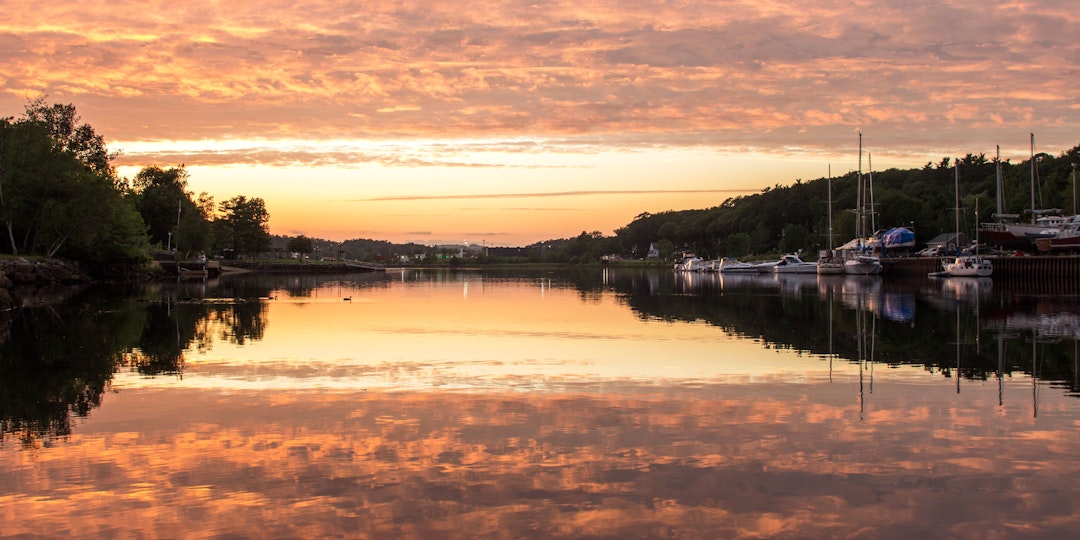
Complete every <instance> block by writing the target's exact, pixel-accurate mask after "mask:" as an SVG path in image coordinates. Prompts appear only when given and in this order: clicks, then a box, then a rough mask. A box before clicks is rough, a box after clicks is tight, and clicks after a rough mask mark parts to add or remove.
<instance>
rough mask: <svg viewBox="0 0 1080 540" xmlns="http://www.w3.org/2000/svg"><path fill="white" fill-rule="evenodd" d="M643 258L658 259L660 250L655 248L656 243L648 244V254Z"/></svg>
mask: <svg viewBox="0 0 1080 540" xmlns="http://www.w3.org/2000/svg"><path fill="white" fill-rule="evenodd" d="M645 257H646V258H648V259H657V258H659V257H660V248H658V247H656V242H653V243H651V244H649V254H648V255H646V256H645Z"/></svg>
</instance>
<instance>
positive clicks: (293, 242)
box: [285, 234, 315, 255]
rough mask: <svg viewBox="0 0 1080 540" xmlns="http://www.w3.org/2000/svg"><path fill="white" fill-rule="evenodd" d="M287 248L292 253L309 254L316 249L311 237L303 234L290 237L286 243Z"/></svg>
mask: <svg viewBox="0 0 1080 540" xmlns="http://www.w3.org/2000/svg"><path fill="white" fill-rule="evenodd" d="M285 249H286V250H288V251H289V252H290V253H299V254H301V255H307V254H308V253H311V252H312V251H314V250H315V248H314V245H313V244H312V242H311V239H310V238H308V237H306V236H304V235H302V234H301V235H300V236H294V237H293V238H290V239H289V242H288V243H287V244H285Z"/></svg>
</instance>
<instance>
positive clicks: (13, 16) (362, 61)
mask: <svg viewBox="0 0 1080 540" xmlns="http://www.w3.org/2000/svg"><path fill="white" fill-rule="evenodd" d="M0 11H2V13H3V17H2V18H0V116H17V115H19V114H21V113H22V111H23V108H24V106H25V105H26V103H27V102H28V100H30V99H34V98H36V97H38V96H41V95H45V96H46V101H47V102H48V103H71V104H74V105H75V106H76V108H77V109H78V111H79V113H80V114H81V115H82V118H83V121H85V122H87V123H89V124H90V125H91V126H93V127H94V129H95V130H96V131H97V132H98V133H99V134H101V135H103V136H104V137H105V139H106V142H107V143H108V145H109V148H110V149H111V150H113V151H121V152H122V154H121V155H120V157H119V158H118V159H117V160H116V161H115V164H116V165H117V166H118V170H119V172H120V174H121V175H123V176H127V177H131V176H134V174H135V173H136V172H137V171H138V170H139V169H140V168H142V167H143V166H146V165H157V166H161V167H169V166H174V165H178V164H181V163H183V164H185V166H186V167H187V169H188V171H189V173H190V183H189V187H190V189H191V190H192V191H193V192H196V193H199V192H208V193H209V194H211V195H213V196H214V197H215V199H217V200H219V201H220V200H224V199H227V198H230V197H232V196H234V195H238V194H242V195H246V196H249V197H261V198H263V199H264V200H265V201H266V205H267V209H268V210H269V212H270V215H271V221H270V227H271V232H273V233H275V234H283V235H295V234H307V235H309V236H316V237H322V238H328V239H333V240H345V239H350V238H375V239H385V240H391V241H395V242H404V241H415V242H420V243H425V244H430V243H449V242H459V243H460V242H462V241H468V242H471V243H481V242H483V243H486V244H487V245H523V244H528V243H532V242H536V241H540V240H546V239H551V238H559V237H566V236H575V235H577V234H579V233H580V232H581V231H593V230H598V231H601V232H603V233H605V234H611V233H612V232H613V230H614V229H615V228H617V227H620V226H622V225H625V224H627V223H629V222H630V221H631V220H632V219H633V218H634V216H636V215H637V214H639V213H641V212H646V211H647V212H659V211H664V210H681V209H688V208H706V207H710V206H715V205H717V204H720V203H721V202H723V201H724V200H725V199H727V198H729V197H733V196H738V195H741V194H745V193H753V192H757V191H759V190H760V189H762V188H763V187H766V186H772V185H775V184H781V185H788V184H791V183H793V182H794V181H795V180H796V179H800V178H801V179H807V180H808V179H813V178H819V177H823V176H825V175H826V172H827V171H828V167H829V166H830V165H831V167H832V171H833V174H834V175H838V174H843V173H845V172H847V171H851V170H854V169H856V167H857V166H858V153H857V145H858V136H857V133H858V132H859V131H861V132H862V133H863V137H864V139H863V140H864V147H865V149H866V151H867V152H869V153H870V154H872V159H873V166H874V169H883V168H887V167H903V168H907V167H916V166H921V165H923V164H925V163H926V162H928V161H933V162H935V163H936V162H938V161H940V159H941V158H942V157H945V156H954V155H963V154H966V153H968V152H972V153H980V152H983V153H986V154H988V155H992V154H993V153H994V148H995V145H1001V148H1002V154H1003V157H1005V158H1008V159H1012V160H1014V161H1018V160H1022V159H1026V158H1027V156H1028V153H1029V151H1030V150H1029V146H1028V145H1029V133H1034V134H1035V140H1036V151H1041V152H1048V153H1051V154H1055V155H1056V154H1059V153H1060V152H1062V151H1064V150H1066V149H1069V148H1072V147H1073V146H1076V145H1077V144H1078V143H1080V10H1077V9H1076V5H1075V2H1074V1H1065V0H1046V1H1030V2H1025V1H997V0H944V1H939V0H935V1H932V2H931V1H922V0H904V1H901V0H866V1H859V0H856V1H854V2H835V1H827V0H818V1H795V2H769V1H768V0H752V1H750V0H743V1H725V2H705V1H693V0H686V1H677V0H676V1H663V0H648V1H643V0H630V1H621V2H607V1H592V0H575V1H572V2H570V1H562V0H553V1H545V2H523V1H518V0H486V1H462V0H455V1H423V0H402V1H379V2H372V1H368V2H359V1H357V2H345V1H328V0H311V1H289V2H282V1H279V0H263V1H259V2H246V1H231V2H225V1H212V0H190V1H186V2H174V1H171V0H170V1H161V0H150V1H145V0H141V1H138V2H135V1H127V0H110V1H103V0H83V1H80V2H71V1H60V2H45V3H41V2H14V1H9V0H0ZM864 167H865V162H864Z"/></svg>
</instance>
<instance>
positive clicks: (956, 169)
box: [953, 158, 960, 255]
mask: <svg viewBox="0 0 1080 540" xmlns="http://www.w3.org/2000/svg"><path fill="white" fill-rule="evenodd" d="M953 178H954V180H955V183H956V188H955V196H956V203H955V204H956V253H957V254H958V255H959V254H960V158H957V159H956V164H954V165H953Z"/></svg>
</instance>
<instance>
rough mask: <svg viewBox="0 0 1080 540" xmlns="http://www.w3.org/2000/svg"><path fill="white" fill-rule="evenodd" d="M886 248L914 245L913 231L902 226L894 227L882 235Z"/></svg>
mask: <svg viewBox="0 0 1080 540" xmlns="http://www.w3.org/2000/svg"><path fill="white" fill-rule="evenodd" d="M882 238H883V239H884V240H885V247H886V248H897V247H910V246H914V245H915V233H913V232H911V230H909V229H906V228H904V227H895V228H892V229H889V230H887V231H885V234H883V235H882Z"/></svg>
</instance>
